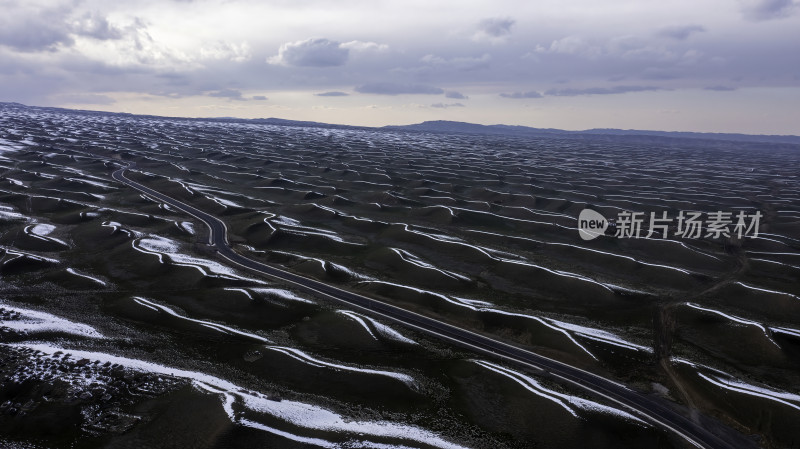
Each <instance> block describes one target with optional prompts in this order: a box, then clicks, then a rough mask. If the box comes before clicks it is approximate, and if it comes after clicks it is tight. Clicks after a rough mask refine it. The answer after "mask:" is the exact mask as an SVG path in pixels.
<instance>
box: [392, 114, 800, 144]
mask: <svg viewBox="0 0 800 449" xmlns="http://www.w3.org/2000/svg"><path fill="white" fill-rule="evenodd" d="M383 129H393V130H404V131H424V132H437V133H468V134H502V135H516V136H567V135H569V136H584V135H593V136H598V135H604V136H638V137H671V138H682V139H707V140H727V141H735V142H765V143H789V144H800V136H788V135H787V136H776V135H762V134H734V133H696V132H680V131H646V130H634V129H611V128H595V129H587V130H584V131H565V130H562V129H554V128H532V127H529V126H512V125H478V124H475V123H466V122H451V121H447V120H434V121H427V122H422V123H417V124H414V125H405V126H385V127H383Z"/></svg>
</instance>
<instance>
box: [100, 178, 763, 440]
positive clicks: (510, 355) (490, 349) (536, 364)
mask: <svg viewBox="0 0 800 449" xmlns="http://www.w3.org/2000/svg"><path fill="white" fill-rule="evenodd" d="M134 166H135V165H133V164H132V165H130V166H129V167H125V168H120V169H119V170H116V171H115V172H114V173H113V174H112V176H113V178H114V179H115V180H117V181H119V182H121V183H124V184H127V185H129V186H131V187H133V188H134V189H136V190H139V191H141V192H143V193H145V194H146V195H148V196H150V197H152V198H154V199H157V200H158V201H162V202H164V203H166V204H169V205H170V206H173V207H175V208H177V209H179V210H181V211H183V212H185V213H187V214H189V215H192V216H193V217H195V218H197V219H198V220H200V221H202V222H203V223H205V224H206V225H207V226H208V228H209V229H210V234H209V244H210V245H212V246H213V247H214V248H215V249H216V250H217V252H218V254H219V255H220V256H222V257H224V258H225V259H227V260H228V261H230V262H231V263H233V264H235V265H239V266H241V267H244V268H246V269H248V270H252V271H255V272H258V273H261V274H263V275H266V276H269V277H273V278H277V279H280V280H281V281H283V282H286V283H288V284H291V285H292V286H294V287H295V288H297V289H298V290H300V291H303V292H307V293H310V294H312V295H315V296H318V297H323V298H327V299H329V300H332V301H334V302H339V303H345V304H347V305H348V306H350V307H352V308H356V309H361V310H364V311H367V312H369V313H370V314H372V315H377V316H380V317H382V318H385V319H388V320H391V321H393V322H396V323H400V324H402V325H404V326H408V327H411V328H414V329H417V330H419V331H422V332H424V333H426V334H428V335H433V336H435V337H438V338H441V339H444V340H447V341H449V342H452V343H454V344H456V345H458V346H462V347H467V348H470V349H472V350H474V351H477V352H481V353H484V354H488V355H490V356H493V357H499V358H502V359H504V360H505V361H506V362H509V363H513V364H517V365H522V366H524V367H526V368H534V369H535V370H537V371H538V372H540V373H544V374H545V375H547V376H551V377H552V378H555V379H557V380H558V379H560V380H561V381H563V382H565V383H568V384H571V385H574V386H577V387H579V388H581V389H583V390H585V391H587V392H588V393H590V394H591V395H596V396H600V397H603V398H606V399H607V400H609V401H611V402H613V403H615V404H617V405H618V406H621V407H622V408H624V409H626V410H627V411H628V412H630V413H632V414H633V415H635V416H637V417H639V418H641V419H642V420H644V421H647V422H648V423H651V424H653V425H655V426H657V427H659V428H662V429H665V430H667V431H669V432H673V433H674V434H676V435H678V436H679V437H680V438H682V439H683V440H684V441H685V442H686V443H687V444H688V445H691V446H695V447H701V448H714V449H717V448H719V449H722V448H731V447H756V444H755V443H754V442H753V441H752V440H750V439H748V438H746V437H745V436H744V435H742V434H740V433H738V432H736V431H734V430H733V429H728V428H725V427H723V426H719V425H713V426H711V427H714V428H715V429H717V431H718V432H719V433H720V434H717V433H712V432H711V431H710V430H709V429H708V428H707V427H708V426H706V425H704V424H703V423H699V422H695V421H693V420H691V419H689V418H687V417H686V416H684V415H682V414H680V413H678V412H677V411H675V410H674V409H673V408H672V407H670V405H669V404H668V403H667V402H666V401H665V400H662V399H660V398H657V397H652V396H646V395H643V394H641V393H639V392H636V391H634V390H632V389H630V388H628V387H626V386H625V385H622V384H619V383H617V382H614V381H611V380H609V379H606V378H604V377H601V376H598V375H596V374H593V373H590V372H588V371H584V370H582V369H580V368H576V367H573V366H570V365H567V364H564V363H562V362H559V361H557V360H553V359H550V358H547V357H544V356H541V355H539V354H536V353H533V352H530V351H528V350H525V349H523V348H520V347H518V346H514V345H511V344H508V343H505V342H502V341H499V340H496V339H494V338H491V337H488V336H485V335H481V334H477V333H474V332H471V331H469V330H466V329H462V328H460V327H456V326H453V325H451V324H447V323H444V322H441V321H438V320H436V319H433V318H430V317H427V316H424V315H420V314H418V313H415V312H411V311H409V310H405V309H403V308H400V307H397V306H394V305H391V304H388V303H386V302H383V301H378V300H376V299H372V298H368V297H366V296H362V295H359V294H357V293H353V292H350V291H347V290H342V289H340V288H337V287H334V286H332V285H328V284H325V283H323V282H320V281H317V280H314V279H309V278H306V277H303V276H299V275H297V274H294V273H290V272H288V271H284V270H281V269H279V268H275V267H272V266H269V265H266V264H263V263H260V262H257V261H255V260H252V259H249V258H247V257H245V256H243V255H241V254H239V253H237V252H236V251H234V250H233V249H232V248H231V246H230V244H229V243H228V236H227V228H226V227H225V223H223V222H222V221H221V220H220V219H218V218H216V217H214V216H212V215H209V214H207V213H205V212H203V211H201V210H199V209H197V208H195V207H193V206H191V205H188V204H186V203H183V202H181V201H178V200H176V199H174V198H172V197H169V196H167V195H164V194H162V193H160V192H157V191H155V190H153V189H150V188H149V187H146V186H144V185H142V184H139V183H137V182H135V181H132V180H130V179H128V178H127V177H125V171H126V170H128V169H129V168H133V167H134ZM705 420H706V423H710V421H708V418H705Z"/></svg>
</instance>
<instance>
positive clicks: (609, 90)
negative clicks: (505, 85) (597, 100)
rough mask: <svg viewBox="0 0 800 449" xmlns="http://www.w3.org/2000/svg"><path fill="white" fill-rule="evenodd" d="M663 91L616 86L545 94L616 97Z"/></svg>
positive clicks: (568, 89)
mask: <svg viewBox="0 0 800 449" xmlns="http://www.w3.org/2000/svg"><path fill="white" fill-rule="evenodd" d="M656 90H663V88H660V87H656V86H614V87H589V88H584V89H573V88H566V89H550V90H548V91H547V92H545V93H546V94H547V95H550V96H554V97H577V96H579V95H615V94H625V93H629V92H650V91H656Z"/></svg>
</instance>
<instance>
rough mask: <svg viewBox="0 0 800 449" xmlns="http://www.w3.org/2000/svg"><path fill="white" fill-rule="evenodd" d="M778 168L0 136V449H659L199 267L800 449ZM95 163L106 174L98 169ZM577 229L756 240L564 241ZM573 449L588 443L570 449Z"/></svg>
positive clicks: (77, 127) (525, 389)
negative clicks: (243, 262)
mask: <svg viewBox="0 0 800 449" xmlns="http://www.w3.org/2000/svg"><path fill="white" fill-rule="evenodd" d="M798 159H800V149H798V148H796V147H794V146H791V145H784V146H780V145H764V144H755V143H750V144H737V143H732V142H714V141H690V140H678V139H673V140H666V139H662V140H658V139H655V140H653V139H649V140H648V142H647V143H646V144H644V143H643V142H641V141H637V140H635V139H633V140H632V139H626V138H610V137H608V138H597V139H596V140H591V139H588V140H587V139H586V138H585V137H583V138H581V139H570V138H567V137H563V138H541V139H538V138H531V137H524V138H522V137H517V138H512V137H500V136H490V137H488V136H470V135H446V134H426V133H411V132H389V131H369V130H336V129H316V128H297V127H279V126H271V125H255V124H246V123H214V122H199V121H191V120H175V119H159V118H147V117H135V116H119V115H109V114H93V113H76V112H64V111H53V110H43V109H36V108H24V107H17V106H8V105H6V106H3V107H2V108H1V109H0V256H1V257H2V258H0V308H2V310H1V311H0V326H2V327H0V371H2V372H0V381H1V382H2V384H1V385H0V445H3V447H6V446H7V447H20V448H28V447H176V448H183V447H198V448H201V447H221V448H233V447H276V448H291V447H375V448H401V447H441V448H456V447H476V448H481V447H485V448H496V447H497V448H500V447H508V448H517V447H519V448H522V447H587V445H588V446H589V447H682V446H683V444H684V443H682V442H681V441H680V440H679V439H677V438H675V437H674V436H672V435H670V434H668V433H666V432H664V431H662V430H660V429H656V428H653V427H651V426H649V425H646V424H644V423H642V422H640V421H638V420H637V419H636V418H635V417H634V416H632V415H630V414H629V413H627V412H626V411H625V410H620V409H618V408H616V407H615V406H613V404H609V403H606V402H604V401H603V400H602V399H599V398H596V397H589V396H587V395H586V394H585V393H583V392H581V391H577V390H573V389H572V388H570V387H567V386H565V385H562V384H559V383H558V382H555V381H553V380H552V379H550V378H547V377H541V376H539V375H537V374H536V373H534V372H527V371H526V370H521V369H518V368H512V367H509V366H507V365H505V364H504V363H502V362H501V361H499V360H494V359H491V358H487V357H485V356H482V355H479V354H476V353H469V352H466V351H464V350H461V349H459V348H456V347H453V346H450V345H448V344H447V343H445V342H440V341H437V340H434V339H431V338H428V337H426V336H425V335H422V334H419V333H416V332H414V331H411V330H409V329H405V328H403V327H399V326H396V325H388V324H387V323H384V322H381V321H380V320H376V319H374V318H373V317H370V316H368V315H365V314H363V313H360V312H354V311H351V310H347V309H343V308H342V307H341V306H338V305H336V304H332V303H327V302H325V301H324V300H321V299H320V298H315V297H313V296H310V295H306V294H303V293H300V292H297V291H293V290H292V289H291V288H290V287H288V286H286V285H282V284H281V283H279V282H276V281H270V280H267V279H264V278H260V277H258V276H256V275H253V274H251V273H246V272H241V271H237V270H236V269H234V268H232V267H229V266H227V265H225V264H224V263H223V262H224V261H223V260H218V259H216V258H215V256H214V254H213V252H211V251H210V250H209V249H208V248H207V247H206V246H205V245H204V242H206V241H207V236H206V232H207V231H206V230H205V227H204V226H203V225H202V223H200V222H199V221H197V220H194V219H192V218H191V217H189V216H186V215H184V214H182V213H179V211H176V210H174V209H172V208H170V207H169V206H167V205H164V204H160V203H158V202H154V201H152V200H151V199H149V198H147V197H143V196H141V195H140V194H139V193H138V192H137V191H135V190H133V189H131V188H129V187H126V186H123V185H121V184H118V183H115V182H114V181H113V180H112V179H111V176H110V174H111V172H112V171H113V170H114V169H115V168H117V167H119V165H120V164H127V163H128V162H136V166H137V168H138V169H139V170H140V171H139V172H138V173H136V172H133V173H130V174H129V176H130V177H131V178H132V179H135V180H136V181H138V182H140V183H142V184H144V185H147V186H149V187H151V188H153V189H156V190H158V191H160V192H163V193H166V194H168V195H170V196H172V197H174V198H177V199H180V200H181V201H184V202H186V203H189V204H192V205H194V206H195V207H197V208H199V209H202V210H204V211H206V212H208V213H212V214H214V215H216V216H218V217H220V218H221V219H223V220H224V221H225V223H226V225H227V227H228V230H229V233H230V236H231V243H232V244H233V246H234V247H235V248H236V249H237V250H238V251H239V252H240V253H242V254H247V255H248V257H251V258H254V259H258V260H261V261H263V262H266V263H269V264H273V265H275V266H279V267H283V268H286V269H289V270H291V271H293V272H295V273H299V274H303V275H305V276H309V277H312V278H315V279H318V280H321V281H324V282H327V283H331V284H335V285H338V286H340V287H342V288H346V289H349V290H352V291H356V292H359V293H361V294H365V295H368V296H372V297H375V298H379V299H382V300H385V301H387V302H391V303H393V304H396V305H400V306H402V307H405V308H408V309H411V310H414V311H417V312H420V313H424V314H426V315H428V316H432V317H435V318H437V319H441V320H443V321H447V322H449V323H452V324H456V325H459V326H462V327H465V328H468V329H471V330H474V331H477V332H482V333H486V334H489V335H494V336H497V337H500V338H502V339H504V340H506V341H509V342H513V343H517V344H521V345H524V346H525V347H527V348H529V349H531V350H533V351H536V352H537V353H540V354H543V355H546V356H549V357H552V358H554V359H557V360H560V361H563V362H565V363H569V364H571V365H573V366H576V367H580V368H582V369H586V370H589V371H592V372H596V373H599V374H601V375H604V376H607V377H609V378H611V379H614V380H617V381H619V382H623V383H625V384H627V385H628V386H630V387H631V388H634V389H636V390H639V391H640V392H642V393H643V394H647V395H653V396H662V397H665V398H666V400H667V401H669V402H670V403H672V404H674V406H675V407H676V409H677V410H680V411H682V413H686V414H687V416H690V417H691V416H695V417H698V419H699V417H700V416H705V417H710V418H712V419H714V420H715V421H716V422H717V423H718V424H719V425H720V426H721V427H728V428H731V429H733V431H736V432H741V433H743V434H746V435H752V440H753V441H754V442H755V443H757V444H760V445H762V446H766V447H793V446H794V447H797V446H798V445H800V431H798V430H797V426H796V423H797V422H798V420H800V395H799V394H798V393H800V391H798V389H797V385H800V375H799V374H798V373H800V370H798V368H799V367H800V366H798V365H800V298H798V295H800V282H798V275H800V251H799V250H798V249H800V198H798V196H799V195H800V194H798V178H797V170H796V167H797V166H798V162H800V161H798ZM112 162H116V164H115V163H112ZM586 206H591V207H592V208H593V209H595V210H597V211H599V212H601V213H603V215H604V216H606V217H609V218H610V217H615V216H616V215H617V214H618V213H619V212H620V211H623V210H630V211H640V212H645V213H647V214H649V213H650V212H656V213H659V214H660V213H661V212H662V211H667V212H668V214H669V215H670V216H673V217H675V216H677V214H678V212H679V211H681V210H699V211H705V212H714V211H727V212H732V213H733V214H734V215H735V214H736V213H738V212H739V211H746V212H747V213H748V214H749V213H754V212H755V211H759V212H761V213H762V214H763V215H764V216H763V218H762V219H761V223H760V229H759V230H760V235H759V238H755V239H753V238H744V239H741V240H740V239H732V238H719V239H717V238H710V237H709V238H701V239H688V238H679V237H674V236H671V237H670V238H669V239H667V240H660V239H619V238H614V237H611V236H606V237H601V238H599V239H596V240H592V241H588V242H585V241H583V240H581V239H580V238H579V236H578V233H577V230H576V217H577V216H578V214H579V213H580V211H581V210H582V209H583V208H584V207H586ZM587 442H588V443H587Z"/></svg>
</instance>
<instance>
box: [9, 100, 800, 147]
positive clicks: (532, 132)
mask: <svg viewBox="0 0 800 449" xmlns="http://www.w3.org/2000/svg"><path fill="white" fill-rule="evenodd" d="M0 107H24V108H35V109H43V110H47V109H50V110H58V111H62V112H63V111H72V112H79V113H91V114H112V115H125V116H133V114H129V113H118V112H101V111H86V110H75V109H63V108H50V107H38V106H25V105H23V104H20V103H3V102H0ZM141 117H156V116H151V115H142V116H141ZM158 118H163V119H180V120H198V121H224V122H241V123H263V124H268V125H278V126H299V127H308V128H328V129H360V130H373V131H376V130H387V131H409V132H430V133H443V134H478V135H504V136H519V137H525V136H528V137H577V138H588V137H594V138H597V137H606V138H623V139H625V140H638V141H641V140H648V139H652V138H669V139H695V140H697V139H702V140H717V141H730V142H752V143H773V144H775V143H778V144H792V145H800V136H793V135H765V134H736V133H698V132H682V131H647V130H635V129H613V128H594V129H587V130H583V131H566V130H563V129H555V128H533V127H529V126H519V125H480V124H477V123H467V122H454V121H449V120H432V121H426V122H422V123H416V124H413V125H397V126H383V127H377V128H375V127H367V126H351V125H336V124H330V123H321V122H311V121H299V120H287V119H281V118H274V117H271V118H257V119H243V118H236V117H208V118H183V117H158Z"/></svg>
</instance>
